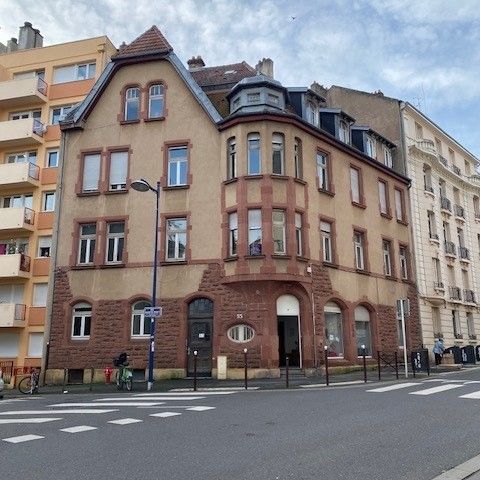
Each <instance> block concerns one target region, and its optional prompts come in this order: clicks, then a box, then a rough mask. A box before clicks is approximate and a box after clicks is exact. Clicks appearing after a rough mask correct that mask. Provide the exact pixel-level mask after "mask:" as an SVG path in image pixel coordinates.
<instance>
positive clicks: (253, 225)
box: [248, 208, 263, 255]
mask: <svg viewBox="0 0 480 480" xmlns="http://www.w3.org/2000/svg"><path fill="white" fill-rule="evenodd" d="M256 215H258V216H259V222H257V221H255V222H254V220H256V219H254V216H256ZM254 232H259V235H254ZM254 236H255V237H258V236H259V237H260V238H259V239H260V251H259V252H257V253H252V245H255V240H257V238H256V239H255V240H254V241H251V240H252V239H253V237H254ZM262 253H263V232H262V210H261V209H259V208H256V209H252V210H248V255H262Z"/></svg>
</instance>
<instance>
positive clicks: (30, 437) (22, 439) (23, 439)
mask: <svg viewBox="0 0 480 480" xmlns="http://www.w3.org/2000/svg"><path fill="white" fill-rule="evenodd" d="M41 438H45V437H43V436H42V435H20V436H19V437H10V438H4V439H3V441H4V442H8V443H23V442H30V441H31V440H40V439H41Z"/></svg>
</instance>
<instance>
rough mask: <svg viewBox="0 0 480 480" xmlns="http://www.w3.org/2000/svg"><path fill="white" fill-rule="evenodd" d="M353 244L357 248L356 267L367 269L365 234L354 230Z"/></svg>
mask: <svg viewBox="0 0 480 480" xmlns="http://www.w3.org/2000/svg"><path fill="white" fill-rule="evenodd" d="M353 245H354V248H355V268H357V269H358V270H365V234H364V233H362V232H354V234H353Z"/></svg>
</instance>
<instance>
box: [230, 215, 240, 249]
mask: <svg viewBox="0 0 480 480" xmlns="http://www.w3.org/2000/svg"><path fill="white" fill-rule="evenodd" d="M228 255H229V256H230V257H236V256H237V255H238V214H237V212H232V213H229V214H228Z"/></svg>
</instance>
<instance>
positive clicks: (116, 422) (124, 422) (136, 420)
mask: <svg viewBox="0 0 480 480" xmlns="http://www.w3.org/2000/svg"><path fill="white" fill-rule="evenodd" d="M140 422H143V420H140V419H139V418H119V419H118V420H109V421H108V423H113V424H114V425H130V424H131V423H140Z"/></svg>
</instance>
